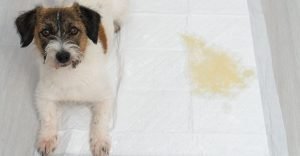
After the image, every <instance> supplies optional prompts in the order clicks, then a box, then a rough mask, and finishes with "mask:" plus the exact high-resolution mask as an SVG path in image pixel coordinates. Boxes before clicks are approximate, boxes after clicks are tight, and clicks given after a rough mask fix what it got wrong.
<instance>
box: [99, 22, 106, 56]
mask: <svg viewBox="0 0 300 156" xmlns="http://www.w3.org/2000/svg"><path fill="white" fill-rule="evenodd" d="M99 30H100V31H99V39H100V42H101V44H102V47H103V49H104V53H106V52H107V38H106V34H105V29H104V27H103V25H102V24H100V28H99Z"/></svg>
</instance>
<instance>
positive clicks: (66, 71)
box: [35, 0, 126, 156]
mask: <svg viewBox="0 0 300 156" xmlns="http://www.w3.org/2000/svg"><path fill="white" fill-rule="evenodd" d="M113 1H114V3H113V4H114V5H118V4H119V3H116V2H115V1H120V2H122V3H120V6H125V4H124V2H125V1H122V0H113ZM79 4H80V5H84V6H87V7H89V8H91V9H93V10H95V11H97V12H98V13H100V15H101V16H102V18H101V19H102V20H101V23H102V24H103V26H104V28H105V34H106V36H107V42H108V51H107V53H110V50H111V49H112V48H111V46H112V42H113V35H114V25H113V24H114V21H121V17H117V14H119V13H120V12H125V11H124V10H118V9H117V10H116V8H118V6H115V7H114V8H115V9H114V11H118V13H114V12H113V9H112V5H113V4H112V1H111V0H97V1H96V0H79ZM122 8H123V9H125V8H126V7H121V8H120V9H122ZM122 16H123V15H122ZM120 23H121V22H120ZM71 46H72V45H70V44H68V43H60V42H59V41H54V42H53V43H50V44H49V45H48V46H47V48H46V52H47V54H48V56H47V60H46V62H45V64H44V63H43V62H42V61H41V62H40V64H39V67H40V80H39V82H38V85H37V88H36V94H35V95H36V106H37V110H38V113H39V117H40V121H41V128H40V133H39V138H38V143H37V146H38V149H39V150H40V152H42V153H43V154H44V155H48V154H50V153H51V151H52V150H53V149H54V148H55V147H56V144H57V114H56V113H57V105H58V104H62V103H65V102H71V103H74V104H76V103H79V102H80V103H88V104H89V106H90V107H91V111H92V121H91V127H90V129H91V130H90V138H91V142H90V146H91V151H92V153H93V155H94V156H104V155H105V156H106V155H108V151H109V150H110V137H109V134H108V126H109V121H110V117H111V107H112V104H113V102H114V94H113V92H112V91H113V89H112V86H111V82H110V80H111V78H109V76H108V69H107V64H108V62H107V60H108V58H107V54H104V50H103V47H102V44H101V43H100V42H98V44H94V43H92V41H90V40H89V41H88V46H87V48H86V51H85V52H84V57H83V58H82V59H81V63H80V64H78V66H77V67H76V68H72V66H71V65H69V66H67V67H62V68H58V69H56V68H54V67H53V64H55V63H54V62H53V61H54V60H55V54H56V52H57V51H59V50H60V49H62V48H64V49H68V50H69V51H70V50H71V53H73V54H72V56H76V54H77V53H78V52H77V51H76V48H75V50H74V49H73V52H72V48H71ZM70 48H71V49H70Z"/></svg>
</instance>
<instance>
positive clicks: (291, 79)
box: [249, 0, 300, 156]
mask: <svg viewBox="0 0 300 156" xmlns="http://www.w3.org/2000/svg"><path fill="white" fill-rule="evenodd" d="M261 2H262V3H261V4H262V6H263V13H264V16H261V14H258V15H257V14H254V16H253V17H252V22H253V30H254V36H255V37H254V39H255V41H256V44H255V45H256V56H257V62H258V66H259V70H260V81H261V88H262V94H263V97H264V98H263V100H264V106H265V117H266V122H267V129H268V133H269V144H270V147H271V148H272V152H273V153H272V154H273V156H286V155H289V156H299V155H300V143H299V142H300V135H299V134H300V133H299V132H300V114H299V111H300V97H299V92H300V72H299V67H300V62H299V61H300V58H299V54H300V1H298V0H285V1H284V0H261ZM249 4H251V5H250V8H251V9H250V10H252V12H258V11H257V10H259V9H258V8H259V6H258V5H259V3H258V2H254V1H253V0H249ZM255 5H256V6H255ZM263 18H264V19H265V24H266V26H265V25H264V22H262V24H261V25H257V24H255V23H257V21H259V20H263ZM265 27H266V28H267V33H268V34H267V35H268V36H267V38H266V37H265V34H263V33H259V32H263V31H261V30H259V29H265ZM263 42H264V43H263ZM268 43H269V45H270V49H269V47H266V46H268ZM272 66H273V69H272ZM273 73H274V74H273ZM273 76H274V78H275V84H274V82H273ZM277 95H278V96H277ZM278 104H280V105H278ZM280 109H281V111H280ZM281 117H283V120H282V119H281ZM282 122H283V123H284V126H282ZM283 127H284V128H283ZM285 135H286V136H285ZM286 140H287V145H288V147H286V146H285V144H286ZM287 150H288V152H287ZM288 153H289V154H288Z"/></svg>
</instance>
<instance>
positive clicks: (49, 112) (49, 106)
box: [36, 98, 57, 156]
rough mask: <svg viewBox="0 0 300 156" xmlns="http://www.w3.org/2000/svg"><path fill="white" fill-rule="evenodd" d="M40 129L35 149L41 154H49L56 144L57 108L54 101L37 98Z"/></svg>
mask: <svg viewBox="0 0 300 156" xmlns="http://www.w3.org/2000/svg"><path fill="white" fill-rule="evenodd" d="M36 105H37V110H38V115H39V119H40V129H39V134H38V140H37V150H38V152H39V153H40V154H41V155H42V156H48V155H50V154H51V153H52V152H53V151H54V150H55V148H56V145H57V108H56V103H55V102H54V101H50V100H45V99H39V98H37V103H36Z"/></svg>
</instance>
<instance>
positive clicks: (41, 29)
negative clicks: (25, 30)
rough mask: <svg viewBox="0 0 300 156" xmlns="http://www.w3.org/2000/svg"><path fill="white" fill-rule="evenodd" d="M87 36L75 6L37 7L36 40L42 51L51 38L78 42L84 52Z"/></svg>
mask: <svg viewBox="0 0 300 156" xmlns="http://www.w3.org/2000/svg"><path fill="white" fill-rule="evenodd" d="M45 31H47V32H46V33H45ZM87 38H88V37H87V35H86V30H85V26H84V24H83V22H82V20H81V18H80V15H79V13H78V11H77V8H75V6H72V7H67V8H41V7H40V8H37V15H36V27H35V31H34V40H35V44H36V46H37V47H38V49H39V50H40V51H41V52H42V53H43V52H44V51H45V48H46V46H47V45H48V43H49V42H50V41H51V40H57V41H60V42H62V43H64V42H70V43H73V44H76V45H78V46H79V47H80V51H81V52H84V51H85V49H86V46H87Z"/></svg>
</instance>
